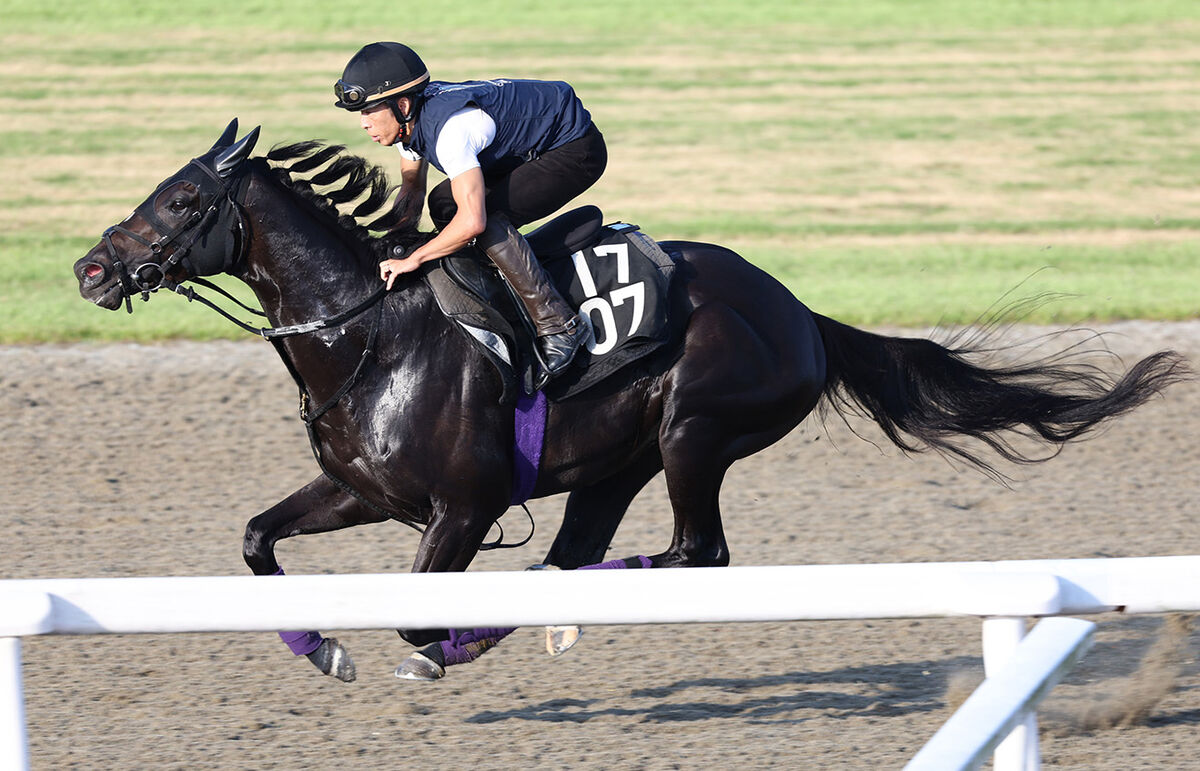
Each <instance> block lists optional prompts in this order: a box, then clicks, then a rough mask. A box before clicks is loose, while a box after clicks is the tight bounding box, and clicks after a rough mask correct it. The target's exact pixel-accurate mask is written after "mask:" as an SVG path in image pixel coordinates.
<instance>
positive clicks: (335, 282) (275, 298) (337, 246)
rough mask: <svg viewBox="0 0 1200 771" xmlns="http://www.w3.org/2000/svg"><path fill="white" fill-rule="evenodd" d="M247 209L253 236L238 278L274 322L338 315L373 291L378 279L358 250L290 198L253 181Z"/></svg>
mask: <svg viewBox="0 0 1200 771" xmlns="http://www.w3.org/2000/svg"><path fill="white" fill-rule="evenodd" d="M245 207H246V212H247V215H248V216H249V218H250V220H251V222H252V223H253V227H252V230H253V233H252V235H251V237H250V242H249V244H248V245H247V255H246V260H245V263H244V265H243V266H242V267H241V269H240V272H239V274H238V276H237V277H238V278H240V279H241V280H242V281H244V282H245V283H246V284H248V285H249V286H250V288H251V289H252V290H253V291H254V294H255V295H256V296H257V297H258V300H259V302H260V303H261V304H262V306H263V310H264V311H266V313H267V317H268V319H270V321H271V323H272V324H275V325H279V324H297V323H302V322H305V321H311V320H313V319H317V318H327V317H329V316H333V315H336V314H337V313H340V312H341V311H344V310H346V309H347V308H349V307H352V306H353V305H355V304H357V303H358V302H360V301H362V300H363V299H364V298H365V297H367V296H368V295H369V294H370V293H371V292H372V291H374V289H375V288H376V286H377V283H378V280H379V279H378V277H377V276H375V275H374V274H373V271H371V272H369V271H368V270H367V269H366V267H365V265H364V263H365V262H368V261H366V260H364V259H363V258H362V257H361V256H360V254H359V253H358V250H360V249H361V248H362V247H360V246H357V245H355V244H354V243H353V239H352V238H351V237H348V236H347V235H346V234H344V233H341V232H339V231H338V230H337V228H336V226H335V225H333V224H332V223H329V222H325V221H322V220H321V219H319V218H317V217H314V216H313V212H312V211H311V210H310V209H309V208H308V207H307V206H305V205H303V204H302V202H300V201H299V200H297V199H296V198H294V197H293V196H292V195H291V194H289V193H287V192H286V191H283V190H280V189H279V188H277V187H276V186H275V185H273V184H271V183H268V182H263V181H262V180H259V179H254V180H252V183H251V185H250V188H249V190H248V191H247V195H246V203H245Z"/></svg>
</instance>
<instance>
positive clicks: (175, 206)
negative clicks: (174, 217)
mask: <svg viewBox="0 0 1200 771" xmlns="http://www.w3.org/2000/svg"><path fill="white" fill-rule="evenodd" d="M170 207H171V211H173V212H176V213H180V212H185V211H187V208H188V202H187V199H186V198H176V199H174V200H172V201H171V204H170Z"/></svg>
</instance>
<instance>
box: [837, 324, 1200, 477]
mask: <svg viewBox="0 0 1200 771" xmlns="http://www.w3.org/2000/svg"><path fill="white" fill-rule="evenodd" d="M813 315H814V316H815V317H816V321H817V326H818V328H819V329H820V332H821V337H822V338H823V340H824V343H825V353H826V357H827V360H828V364H827V367H828V375H827V378H826V384H825V397H826V400H825V403H826V404H827V405H828V406H830V407H832V408H833V409H834V410H835V411H836V412H837V413H838V414H839V415H842V416H845V415H846V414H847V413H853V414H864V415H865V416H867V417H869V418H871V419H872V420H874V421H875V422H876V423H878V424H879V426H880V427H881V428H882V429H883V432H884V433H885V434H886V435H887V437H888V439H890V440H891V441H892V442H894V443H895V444H896V445H897V446H898V447H900V448H901V449H903V450H904V451H906V452H920V451H923V450H927V449H930V448H932V449H934V450H937V451H939V452H942V453H948V454H950V455H954V456H957V457H959V458H962V459H963V460H966V461H968V462H969V463H971V464H973V465H975V466H977V467H979V468H980V469H982V470H983V471H985V472H986V473H988V474H990V475H991V476H994V477H996V478H1001V479H1002V478H1003V477H1004V475H1003V474H1001V473H999V472H998V471H996V469H995V468H993V467H992V465H991V464H990V463H988V462H987V461H986V460H985V459H984V458H982V457H980V456H979V455H976V454H974V453H973V452H972V451H971V450H970V449H968V448H966V447H964V446H962V445H961V444H960V443H959V442H960V441H961V440H962V439H963V438H965V437H971V438H974V439H977V440H979V441H981V442H983V443H985V444H986V445H988V446H989V447H990V448H991V449H992V450H994V451H995V452H996V453H997V454H998V455H1000V456H1001V457H1002V458H1004V459H1006V460H1009V461H1013V462H1016V463H1035V462H1039V461H1043V460H1047V459H1048V458H1050V457H1053V456H1054V455H1055V454H1057V452H1058V451H1059V450H1060V449H1061V447H1062V445H1063V444H1065V443H1066V442H1068V441H1070V440H1072V439H1075V438H1077V437H1080V436H1082V435H1084V434H1086V433H1087V432H1088V431H1089V430H1090V429H1092V428H1094V427H1095V426H1096V425H1097V424H1099V423H1101V422H1103V421H1105V420H1108V419H1109V418H1114V417H1116V416H1118V415H1122V414H1124V413H1126V412H1128V411H1130V410H1132V409H1133V408H1135V407H1137V406H1139V405H1141V404H1143V403H1145V402H1146V401H1147V400H1148V399H1150V398H1151V397H1153V396H1155V395H1156V394H1158V393H1159V392H1160V391H1162V390H1163V389H1164V388H1166V387H1167V386H1169V385H1171V384H1172V383H1175V382H1178V381H1180V380H1184V379H1186V378H1187V377H1188V376H1189V374H1190V372H1189V369H1188V367H1187V365H1186V364H1185V363H1184V360H1183V358H1182V357H1180V356H1179V355H1178V354H1176V353H1174V352H1172V351H1162V352H1159V353H1156V354H1154V355H1152V356H1148V357H1147V358H1145V359H1142V360H1141V361H1139V362H1138V363H1137V364H1135V365H1134V366H1133V367H1132V368H1131V369H1129V371H1128V372H1126V373H1125V375H1124V376H1123V377H1121V378H1120V379H1118V380H1114V379H1113V378H1112V377H1110V376H1108V375H1106V374H1105V373H1104V372H1102V371H1101V370H1099V369H1098V368H1097V367H1095V366H1094V365H1091V364H1086V363H1083V362H1081V361H1073V362H1072V361H1068V360H1067V357H1052V358H1049V359H1041V360H1039V361H1036V362H1033V363H1030V364H1021V365H1014V366H999V367H994V368H993V367H987V366H983V365H977V364H972V363H971V362H970V361H968V357H970V356H972V354H977V353H979V351H980V350H981V348H982V347H983V346H984V343H985V341H984V340H982V339H977V340H976V341H975V343H974V345H967V346H964V347H956V348H947V347H945V346H942V345H939V344H938V343H935V342H933V341H932V340H925V339H920V338H901V337H886V336H883V335H877V334H873V333H870V332H864V331H863V330H860V329H855V328H854V327H851V326H847V325H846V324H842V323H840V322H837V321H834V320H832V319H829V318H825V317H823V316H821V315H819V314H813ZM1018 436H1026V437H1032V438H1034V439H1037V440H1040V444H1041V445H1042V446H1043V447H1045V446H1046V445H1049V446H1050V448H1051V450H1052V452H1050V453H1048V454H1047V453H1042V454H1034V451H1033V450H1024V449H1022V448H1019V447H1017V446H1015V445H1014V444H1013V443H1012V441H1011V440H1013V439H1015V438H1016V437H1018Z"/></svg>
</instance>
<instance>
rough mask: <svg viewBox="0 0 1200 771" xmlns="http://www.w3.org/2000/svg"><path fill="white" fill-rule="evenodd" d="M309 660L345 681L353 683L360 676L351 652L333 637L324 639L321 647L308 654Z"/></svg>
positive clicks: (318, 667) (327, 672) (328, 673)
mask: <svg viewBox="0 0 1200 771" xmlns="http://www.w3.org/2000/svg"><path fill="white" fill-rule="evenodd" d="M308 660H309V661H311V662H312V663H313V665H314V666H315V667H316V668H317V669H319V670H321V671H322V672H324V673H325V674H327V675H329V676H331V677H336V678H337V679H338V680H341V681H342V682H343V683H352V682H354V678H355V677H357V676H358V673H357V672H356V671H355V669H354V660H353V659H351V658H350V653H349V652H348V651H347V650H346V649H345V648H343V647H342V644H341V643H339V642H338V641H337V640H336V639H335V638H333V637H326V638H325V639H324V640H322V641H321V647H320V648H317V649H316V650H315V651H313V652H312V653H309V654H308Z"/></svg>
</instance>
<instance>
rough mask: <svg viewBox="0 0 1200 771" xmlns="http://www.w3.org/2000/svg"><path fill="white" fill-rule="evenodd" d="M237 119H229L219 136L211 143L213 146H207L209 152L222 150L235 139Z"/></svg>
mask: <svg viewBox="0 0 1200 771" xmlns="http://www.w3.org/2000/svg"><path fill="white" fill-rule="evenodd" d="M237 129H238V119H237V118H234V119H233V120H231V121H229V125H228V126H226V127H225V130H224V131H222V132H221V138H220V139H218V140H217V141H216V142H214V143H213V146H212V147H210V148H208V151H209V152H212V151H213V150H222V149H224V148H226V147H229V146H230V145H231V144H233V140H235V139H237Z"/></svg>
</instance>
